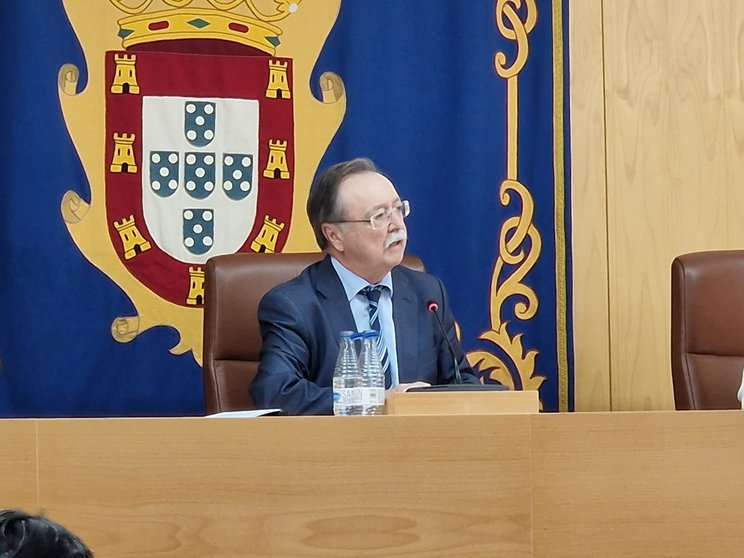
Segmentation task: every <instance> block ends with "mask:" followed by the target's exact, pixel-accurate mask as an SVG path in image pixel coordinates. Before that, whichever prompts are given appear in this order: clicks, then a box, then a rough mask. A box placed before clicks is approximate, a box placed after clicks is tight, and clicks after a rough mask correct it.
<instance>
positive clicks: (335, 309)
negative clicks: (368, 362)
mask: <svg viewBox="0 0 744 558" xmlns="http://www.w3.org/2000/svg"><path fill="white" fill-rule="evenodd" d="M392 279H393V321H394V322H395V338H396V344H397V351H398V371H399V377H400V382H401V383H409V382H414V381H417V380H420V381H424V382H429V383H431V384H447V383H452V382H453V381H454V364H453V359H452V354H451V353H450V351H449V349H448V347H447V343H446V341H445V340H444V337H443V335H442V333H441V331H440V330H439V327H438V326H437V324H436V323H435V320H434V316H432V315H431V314H430V313H429V311H428V310H427V302H428V301H430V300H434V301H436V302H437V303H438V304H439V307H440V310H439V315H440V317H442V321H443V322H444V326H445V328H446V329H447V334H448V336H449V338H450V340H451V341H452V344H453V345H454V347H455V352H456V355H457V360H458V364H459V367H460V371H461V374H462V378H463V381H464V382H466V383H478V378H477V377H476V376H475V374H474V372H473V370H472V369H471V368H470V365H469V364H468V362H467V360H466V359H465V356H464V354H463V351H462V348H461V347H460V343H459V342H458V340H457V337H456V335H455V327H454V318H453V316H452V312H451V311H450V309H449V304H448V301H447V295H446V293H445V291H444V286H443V285H442V282H441V281H440V280H439V279H438V278H436V277H434V276H433V275H430V274H428V273H421V272H418V271H412V270H410V269H408V268H406V267H403V266H398V267H396V268H394V269H393V271H392ZM258 320H259V324H260V327H261V336H262V338H263V349H262V352H261V364H260V365H259V368H258V375H257V376H256V379H255V380H254V381H253V383H252V384H251V387H250V390H251V396H252V397H253V401H254V402H255V403H256V405H257V406H258V407H259V408H273V407H279V408H281V409H283V410H285V411H286V412H287V413H289V414H293V415H294V414H297V415H300V414H331V413H332V412H333V402H332V397H333V396H332V389H331V386H332V381H333V368H334V366H335V363H336V357H337V356H338V350H339V344H338V334H339V332H341V331H356V324H355V323H354V316H353V315H352V313H351V308H350V307H349V302H348V300H347V298H346V293H345V292H344V288H343V285H342V284H341V280H340V279H339V278H338V275H337V274H336V271H335V270H334V269H333V265H332V264H331V260H330V257H328V256H326V258H325V259H323V260H321V261H320V262H318V263H315V264H313V265H311V266H310V267H308V268H307V269H306V270H305V271H303V272H302V273H301V274H300V275H299V276H298V277H296V278H295V279H293V280H291V281H289V282H287V283H284V284H282V285H279V286H277V287H275V288H273V289H272V290H271V291H269V292H268V293H267V294H266V295H265V296H264V298H263V299H262V300H261V303H260V304H259V307H258Z"/></svg>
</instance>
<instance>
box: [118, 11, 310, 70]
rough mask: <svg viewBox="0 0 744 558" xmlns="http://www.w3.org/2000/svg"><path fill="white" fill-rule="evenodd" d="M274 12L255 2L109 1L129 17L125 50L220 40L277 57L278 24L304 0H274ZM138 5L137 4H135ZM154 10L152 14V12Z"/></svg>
mask: <svg viewBox="0 0 744 558" xmlns="http://www.w3.org/2000/svg"><path fill="white" fill-rule="evenodd" d="M273 1H274V4H276V6H275V12H274V13H268V14H267V13H264V12H262V11H261V10H259V9H258V8H257V7H256V4H255V1H254V0H159V3H161V4H164V5H165V6H161V7H160V9H158V8H157V7H156V8H154V9H153V10H150V6H151V5H152V4H153V3H155V0H129V1H128V0H109V2H111V4H113V5H114V6H115V7H117V8H118V9H119V10H121V11H122V12H124V13H126V14H128V16H127V17H124V18H122V19H120V20H119V21H118V24H119V33H118V35H119V38H120V39H121V44H122V46H123V47H124V48H127V47H129V46H132V45H137V44H142V43H149V42H153V41H168V40H175V39H219V40H223V41H231V42H235V43H240V44H243V45H247V46H251V47H253V48H257V49H259V50H261V51H263V52H266V53H268V54H270V55H272V56H273V55H275V54H276V47H277V46H279V43H280V40H279V35H281V34H282V30H281V29H280V28H279V27H277V26H276V25H274V22H277V21H281V20H283V19H285V18H287V17H289V16H290V15H292V14H293V13H294V12H296V11H297V9H298V7H299V4H300V2H302V0H273ZM135 4H136V5H135ZM149 10H150V11H149Z"/></svg>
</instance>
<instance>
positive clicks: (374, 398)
mask: <svg viewBox="0 0 744 558" xmlns="http://www.w3.org/2000/svg"><path fill="white" fill-rule="evenodd" d="M384 404H385V388H381V387H377V388H363V389H362V405H369V406H376V405H384Z"/></svg>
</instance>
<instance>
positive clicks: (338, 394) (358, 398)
mask: <svg viewBox="0 0 744 558" xmlns="http://www.w3.org/2000/svg"><path fill="white" fill-rule="evenodd" d="M353 335H354V332H352V331H342V332H341V333H340V334H339V350H338V358H337V359H336V367H335V368H334V369H333V414H334V415H344V416H346V415H361V414H362V376H361V374H360V373H359V362H358V359H357V352H356V348H355V347H354V340H353V338H352V336H353Z"/></svg>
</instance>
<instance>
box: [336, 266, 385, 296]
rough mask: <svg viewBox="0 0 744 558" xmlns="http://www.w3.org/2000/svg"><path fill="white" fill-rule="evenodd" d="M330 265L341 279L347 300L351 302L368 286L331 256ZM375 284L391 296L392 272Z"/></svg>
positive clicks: (364, 280)
mask: <svg viewBox="0 0 744 558" xmlns="http://www.w3.org/2000/svg"><path fill="white" fill-rule="evenodd" d="M331 264H332V265H333V269H335V270H336V275H338V278H339V279H341V285H343V287H344V292H346V299H347V300H349V301H351V299H352V298H354V297H355V296H356V295H358V294H359V291H361V290H362V289H363V288H364V287H367V286H369V283H368V282H367V280H366V279H362V278H361V277H359V275H357V274H356V273H354V272H353V271H350V270H349V269H347V268H345V267H344V265H343V264H342V263H341V262H340V261H338V260H337V259H336V258H334V257H333V256H331ZM377 284H378V285H382V286H383V287H387V288H388V289H390V296H393V275H392V272H390V271H388V272H387V273H386V274H385V277H383V278H382V281H380V282H379V283H377Z"/></svg>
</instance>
